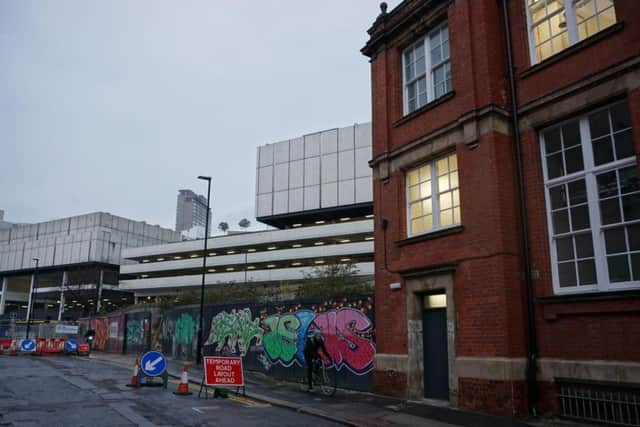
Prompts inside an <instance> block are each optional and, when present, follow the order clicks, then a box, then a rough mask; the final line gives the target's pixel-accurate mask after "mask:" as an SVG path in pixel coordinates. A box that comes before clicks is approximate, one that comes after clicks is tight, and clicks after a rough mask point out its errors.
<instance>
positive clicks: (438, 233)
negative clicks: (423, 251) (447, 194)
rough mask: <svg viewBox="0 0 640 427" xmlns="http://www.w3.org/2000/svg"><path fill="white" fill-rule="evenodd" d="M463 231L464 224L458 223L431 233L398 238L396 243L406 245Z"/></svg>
mask: <svg viewBox="0 0 640 427" xmlns="http://www.w3.org/2000/svg"><path fill="white" fill-rule="evenodd" d="M463 231H464V226H462V225H456V226H455V227H449V228H445V229H443V230H437V231H433V232H431V233H425V234H420V235H419V236H414V237H409V238H406V239H402V240H396V242H395V244H396V245H397V246H405V245H410V244H412V243H418V242H424V241H426V240H433V239H437V238H439V237H444V236H450V235H452V234H458V233H462V232H463Z"/></svg>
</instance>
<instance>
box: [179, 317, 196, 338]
mask: <svg viewBox="0 0 640 427" xmlns="http://www.w3.org/2000/svg"><path fill="white" fill-rule="evenodd" d="M195 330H196V322H195V320H193V318H192V317H191V315H189V314H187V313H182V314H181V315H180V317H179V318H178V320H176V326H175V337H176V341H177V342H178V343H179V344H185V345H186V344H190V343H191V340H193V334H194V332H195Z"/></svg>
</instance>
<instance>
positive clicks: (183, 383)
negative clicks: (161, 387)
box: [173, 363, 191, 396]
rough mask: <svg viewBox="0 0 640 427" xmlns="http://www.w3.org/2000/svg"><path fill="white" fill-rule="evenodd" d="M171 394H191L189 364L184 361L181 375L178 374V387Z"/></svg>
mask: <svg viewBox="0 0 640 427" xmlns="http://www.w3.org/2000/svg"><path fill="white" fill-rule="evenodd" d="M173 394H177V395H178V396H188V395H190V394H191V392H190V391H189V365H187V364H186V363H185V364H184V365H183V368H182V375H181V376H180V384H179V385H178V389H177V390H176V391H174V392H173Z"/></svg>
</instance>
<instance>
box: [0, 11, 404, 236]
mask: <svg viewBox="0 0 640 427" xmlns="http://www.w3.org/2000/svg"><path fill="white" fill-rule="evenodd" d="M389 3H390V8H391V7H393V6H395V5H396V4H397V3H398V1H391V2H389ZM378 4H379V1H378V0H323V1H311V0H309V1H306V0H291V1H284V0H281V1H275V0H272V1H265V0H261V1H256V0H232V1H225V2H221V1H213V0H209V1H204V0H203V1H185V0H180V1H177V0H176V1H172V2H169V1H159V0H153V1H152V0H148V1H133V0H122V1H115V0H103V1H97V0H94V1H87V0H74V1H63V0H56V1H45V0H42V1H28V0H0V209H4V210H5V211H6V213H5V220H7V221H13V222H38V221H45V220H50V219H56V218H61V217H65V216H71V215H78V214H83V213H89V212H94V211H105V212H110V213H112V214H115V215H121V216H124V217H128V218H131V219H136V220H145V221H147V222H148V223H151V224H160V225H161V226H164V227H169V228H173V227H174V225H175V207H176V196H177V192H178V189H181V188H191V189H193V190H194V191H196V192H198V193H201V194H205V195H206V183H205V182H203V181H198V180H197V179H196V176H197V175H211V176H212V177H213V186H212V204H213V224H217V223H218V222H220V221H223V220H224V221H228V222H229V223H230V224H232V227H233V226H234V225H235V224H237V222H238V221H239V220H240V219H241V218H243V217H248V218H250V219H251V220H252V221H253V220H254V187H255V166H256V147H257V146H258V145H262V144H265V143H270V142H277V141H280V140H284V139H288V138H291V137H296V136H300V135H302V134H305V133H310V132H315V131H319V130H323V129H327V128H334V127H340V126H347V125H350V124H353V123H361V122H366V121H369V120H370V116H371V112H370V110H371V100H370V97H371V95H370V75H369V74H370V73H369V63H368V61H367V58H366V57H364V56H362V54H360V52H359V50H360V48H361V47H362V46H363V45H364V43H365V41H366V40H367V34H366V30H367V29H368V28H369V26H370V25H371V23H372V22H373V20H374V19H375V17H376V15H377V14H378V13H379V7H378Z"/></svg>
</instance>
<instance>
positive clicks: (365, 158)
mask: <svg viewBox="0 0 640 427" xmlns="http://www.w3.org/2000/svg"><path fill="white" fill-rule="evenodd" d="M355 153H356V178H360V177H364V176H371V168H370V167H369V160H371V148H370V147H365V148H358V149H356V151H355Z"/></svg>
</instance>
